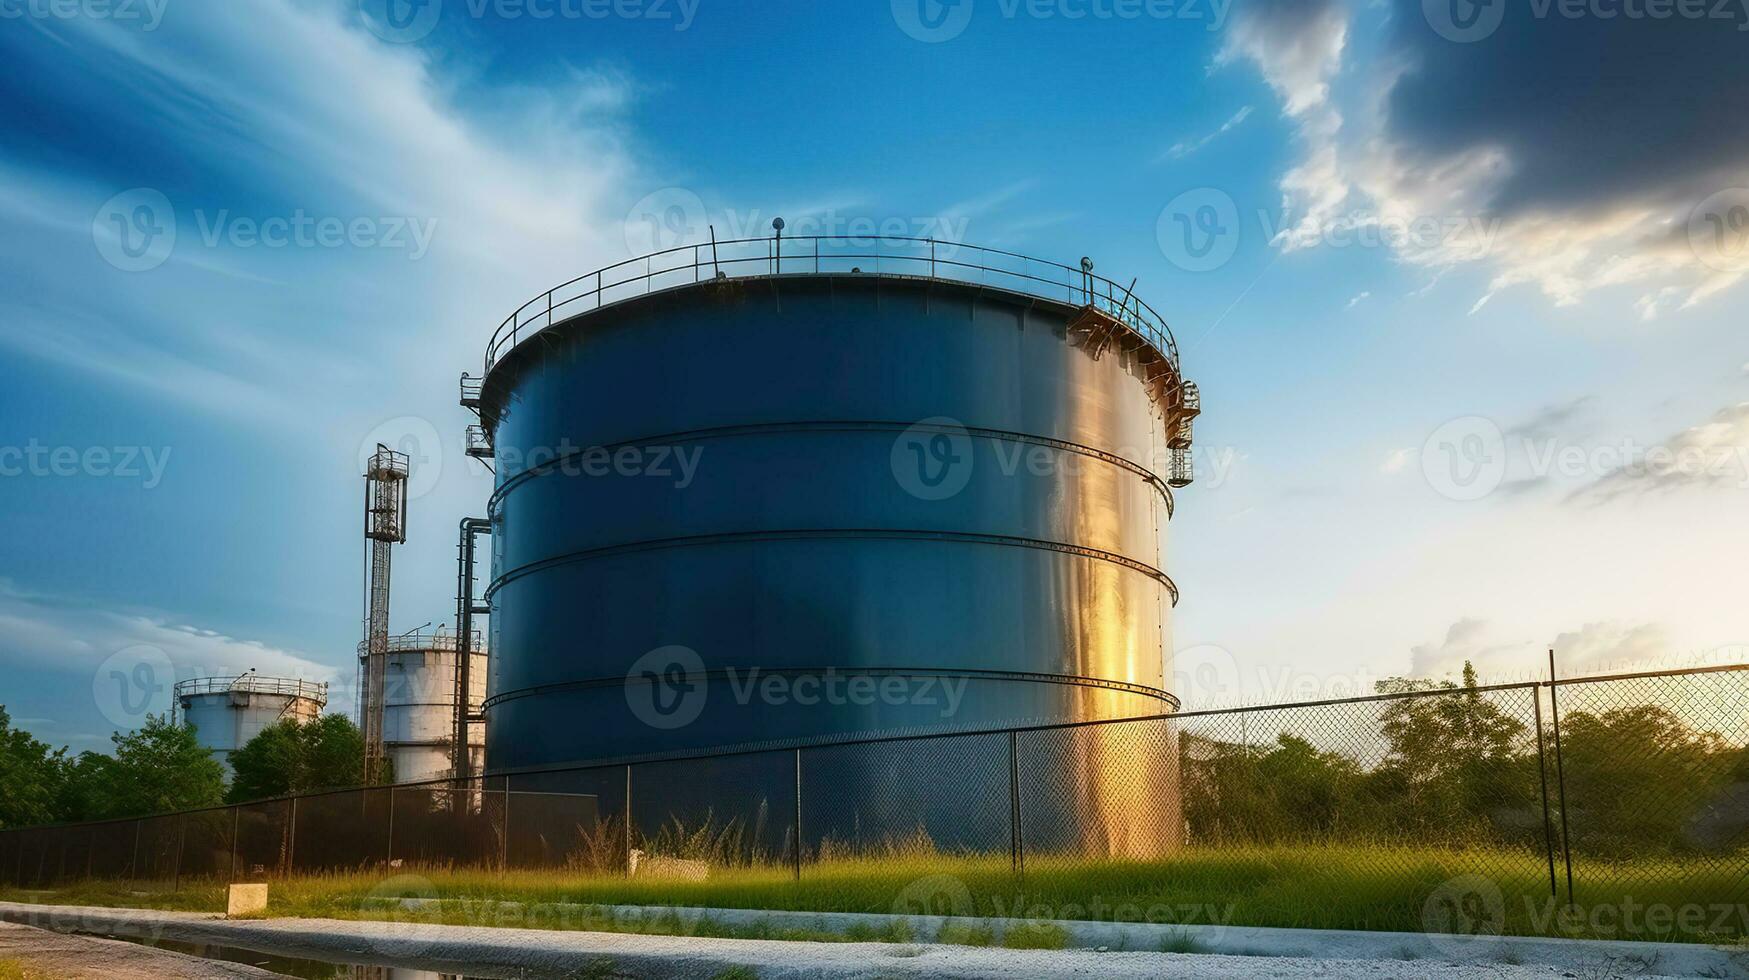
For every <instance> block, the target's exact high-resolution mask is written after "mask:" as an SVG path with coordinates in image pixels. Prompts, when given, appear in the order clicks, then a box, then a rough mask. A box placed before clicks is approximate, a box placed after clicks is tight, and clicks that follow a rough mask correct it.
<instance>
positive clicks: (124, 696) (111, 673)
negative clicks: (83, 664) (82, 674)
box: [91, 643, 176, 729]
mask: <svg viewBox="0 0 1749 980" xmlns="http://www.w3.org/2000/svg"><path fill="white" fill-rule="evenodd" d="M175 687H176V666H175V665H174V664H172V663H171V662H170V655H169V654H167V653H165V652H164V651H163V650H160V649H158V648H157V647H155V646H150V645H148V644H143V643H142V644H139V645H137V646H131V647H126V648H124V649H121V650H117V651H116V652H114V653H112V654H110V655H109V657H108V658H107V659H105V660H104V661H103V663H101V664H99V665H98V667H97V672H96V673H94V674H92V675H91V700H92V701H93V702H95V703H96V705H97V710H98V713H100V714H102V715H103V717H104V720H106V721H108V722H109V723H110V724H112V725H114V726H116V727H117V728H124V729H134V728H138V727H140V725H141V724H143V723H144V722H145V720H146V716H148V715H163V714H168V713H169V712H170V706H171V703H172V698H173V696H174V693H175Z"/></svg>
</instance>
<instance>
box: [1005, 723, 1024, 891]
mask: <svg viewBox="0 0 1749 980" xmlns="http://www.w3.org/2000/svg"><path fill="white" fill-rule="evenodd" d="M1008 835H1009V844H1010V848H1011V850H1012V856H1013V862H1014V873H1015V874H1017V875H1024V874H1026V841H1025V839H1024V838H1022V836H1021V833H1020V736H1019V735H1018V734H1017V733H1016V732H1015V731H1014V730H1013V729H1010V730H1009V732H1008Z"/></svg>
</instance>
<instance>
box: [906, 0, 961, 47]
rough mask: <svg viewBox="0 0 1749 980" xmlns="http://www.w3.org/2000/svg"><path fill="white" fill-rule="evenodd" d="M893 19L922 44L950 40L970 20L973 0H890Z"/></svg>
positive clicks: (958, 33)
mask: <svg viewBox="0 0 1749 980" xmlns="http://www.w3.org/2000/svg"><path fill="white" fill-rule="evenodd" d="M892 5H893V23H895V24H898V25H899V30H901V31H904V32H905V33H906V34H908V35H910V36H911V37H912V38H915V39H916V40H919V41H922V42H923V43H925V44H940V43H941V42H942V41H951V40H953V39H954V38H956V37H959V36H960V35H961V34H963V33H965V29H966V25H967V24H969V23H971V22H972V0H892Z"/></svg>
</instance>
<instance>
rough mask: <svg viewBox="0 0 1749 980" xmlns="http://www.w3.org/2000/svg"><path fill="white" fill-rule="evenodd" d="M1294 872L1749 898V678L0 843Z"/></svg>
mask: <svg viewBox="0 0 1749 980" xmlns="http://www.w3.org/2000/svg"><path fill="white" fill-rule="evenodd" d="M1290 853H1299V854H1310V855H1314V856H1315V858H1316V861H1317V862H1320V865H1319V866H1320V867H1336V866H1341V867H1347V868H1350V869H1358V870H1359V871H1361V872H1364V875H1363V877H1367V878H1370V879H1373V880H1385V879H1392V878H1401V879H1414V880H1416V881H1417V882H1418V886H1419V887H1420V888H1421V892H1420V894H1426V893H1428V892H1431V891H1436V890H1437V889H1438V887H1440V885H1441V882H1449V881H1450V880H1451V879H1453V878H1454V876H1455V877H1462V876H1479V877H1480V878H1481V879H1485V880H1486V881H1488V882H1491V883H1494V884H1493V885H1491V886H1490V887H1498V888H1499V889H1501V890H1502V891H1503V892H1504V893H1505V894H1506V895H1507V896H1509V897H1510V896H1513V895H1515V894H1516V895H1524V896H1533V895H1540V896H1542V899H1543V900H1545V901H1555V900H1559V901H1562V902H1570V901H1571V900H1573V899H1574V898H1575V897H1577V898H1578V899H1579V900H1580V901H1582V902H1583V901H1586V900H1590V901H1621V900H1622V899H1623V898H1624V897H1625V898H1627V899H1629V900H1632V899H1633V898H1634V897H1636V896H1640V897H1649V898H1651V899H1656V898H1658V897H1660V896H1705V897H1706V898H1707V899H1708V900H1709V901H1714V902H1719V901H1728V902H1735V903H1742V902H1745V901H1749V666H1736V667H1722V668H1702V669H1692V670H1682V671H1666V672H1657V673H1645V674H1634V675H1623V676H1614V677H1604V678H1585V679H1574V680H1561V681H1559V682H1557V683H1554V684H1551V683H1549V682H1546V681H1544V682H1535V683H1524V684H1515V685H1504V686H1493V687H1451V686H1439V687H1434V686H1424V687H1421V688H1420V689H1410V690H1402V691H1398V692H1395V693H1389V694H1381V695H1377V696H1373V697H1365V698H1353V699H1347V700H1340V701H1322V702H1313V703H1304V704H1289V705H1279V706H1269V707H1258V708H1243V709H1233V710H1222V711H1197V712H1185V713H1180V714H1177V715H1172V716H1165V717H1158V718H1144V719H1134V720H1126V721H1111V722H1098V723H1088V724H1079V725H1067V726H1049V727H1037V728H1026V729H1018V730H1013V731H1000V732H977V733H953V734H941V735H920V736H913V737H905V738H895V739H884V740H871V741H859V742H847V743H835V744H810V745H804V746H799V747H790V748H783V749H777V750H759V751H747V752H735V753H723V754H716V755H709V756H697V757H689V758H679V759H660V760H653V761H650V760H646V761H637V762H631V763H626V764H618V765H604V766H594V767H586V768H576V769H567V770H559V771H542V772H527V773H516V774H511V775H495V776H487V777H481V778H475V779H470V780H460V781H457V780H449V781H438V782H432V783H421V784H414V785H402V786H394V787H379V788H370V789H355V790H347V791H343V792H333V793H324V794H317V795H310V796H302V797H296V798H289V799H281V800H269V801H264V802H258V803H250V804H246V805H242V806H234V807H222V808H215V809H210V810H200V811H192V812H187V813H179V814H168V815H159V816H151V817H144V818H140V819H133V820H119V821H109V822H104V823H93V824H79V825H70V826H58V827H42V828H26V829H20V830H11V831H6V832H0V881H4V882H5V883H8V884H11V885H14V886H18V887H24V888H43V887H52V886H56V885H63V884H66V883H70V882H76V881H80V880H86V879H102V880H126V881H131V882H141V883H145V882H151V883H165V884H169V885H171V886H174V885H176V884H178V883H181V882H186V881H191V880H196V879H209V880H231V881H238V880H251V879H262V878H269V877H276V876H286V875H305V874H314V873H332V872H345V871H359V870H376V869H385V868H407V867H420V868H449V869H483V870H495V871H502V870H509V869H516V870H522V869H545V870H553V871H563V872H574V873H576V874H578V875H581V876H588V875H596V876H612V875H632V876H646V875H649V876H660V877H665V878H673V879H680V880H698V879H704V878H707V877H708V876H711V875H713V874H721V873H723V872H728V871H738V870H753V871H762V872H766V873H768V877H769V876H770V875H779V876H790V877H794V878H797V879H803V880H805V879H807V878H809V877H810V876H812V875H826V874H830V873H837V874H843V869H844V867H845V866H846V865H847V864H848V865H849V866H852V867H877V866H878V865H879V863H880V862H882V861H895V862H911V864H910V866H911V867H927V866H928V862H930V861H938V862H946V861H949V860H951V861H955V862H960V863H958V864H955V865H954V866H955V867H959V868H965V867H979V868H985V869H993V868H1001V869H1003V870H1004V871H1006V870H1009V869H1011V870H1012V871H1013V872H1015V873H1018V874H1022V875H1028V876H1030V875H1033V874H1035V873H1045V874H1048V873H1051V872H1053V871H1057V872H1060V871H1064V870H1073V869H1089V868H1092V869H1101V868H1113V867H1120V866H1125V865H1128V866H1137V865H1147V866H1149V867H1154V868H1157V869H1158V879H1159V880H1162V881H1167V882H1178V883H1185V882H1191V883H1194V884H1196V885H1197V886H1198V887H1200V888H1203V889H1204V892H1203V893H1204V894H1221V893H1231V894H1240V893H1246V892H1247V891H1248V890H1249V891H1250V892H1255V890H1256V889H1257V887H1258V881H1260V880H1261V879H1260V878H1259V877H1258V875H1259V874H1260V872H1259V870H1258V869H1259V867H1260V866H1276V865H1279V864H1280V863H1281V861H1282V857H1281V856H1282V855H1284V854H1290ZM1210 855H1215V856H1224V857H1226V858H1227V859H1226V860H1210V859H1208V857H1209V856H1210ZM1430 855H1435V856H1436V858H1434V857H1430ZM1223 890H1224V891H1223ZM1415 914H1416V915H1417V916H1420V914H1421V913H1420V911H1419V910H1416V912H1415Z"/></svg>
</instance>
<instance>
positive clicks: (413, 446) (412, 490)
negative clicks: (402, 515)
mask: <svg viewBox="0 0 1749 980" xmlns="http://www.w3.org/2000/svg"><path fill="white" fill-rule="evenodd" d="M379 444H381V445H384V446H387V447H388V448H390V449H392V450H394V451H395V452H398V453H402V454H404V455H405V456H406V457H407V499H408V500H418V499H419V498H420V497H423V496H425V495H426V494H428V493H430V492H431V491H432V490H435V489H437V480H438V477H440V476H442V475H443V437H442V436H440V435H438V432H437V426H435V425H432V424H431V423H430V422H428V421H426V420H425V419H422V418H420V417H419V416H417V415H402V416H400V417H399V418H392V419H389V420H388V421H386V422H383V423H382V424H380V425H378V426H377V427H376V428H374V429H372V430H370V432H369V433H368V434H367V435H366V436H365V437H364V439H363V440H362V441H361V442H359V444H358V472H360V473H363V472H364V470H365V467H366V466H368V465H369V464H370V458H371V456H373V455H375V454H376V451H377V446H378V445H379Z"/></svg>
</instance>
